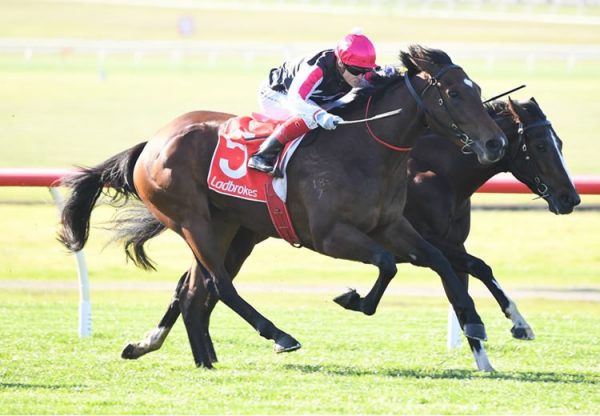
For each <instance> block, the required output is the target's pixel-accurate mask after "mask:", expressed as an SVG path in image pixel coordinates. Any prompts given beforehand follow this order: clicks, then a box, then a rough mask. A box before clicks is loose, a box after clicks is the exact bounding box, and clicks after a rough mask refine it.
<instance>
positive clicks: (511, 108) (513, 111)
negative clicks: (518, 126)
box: [507, 95, 521, 123]
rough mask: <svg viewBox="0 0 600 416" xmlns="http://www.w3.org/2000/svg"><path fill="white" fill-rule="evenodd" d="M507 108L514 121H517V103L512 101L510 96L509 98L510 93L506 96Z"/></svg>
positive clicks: (518, 119) (518, 120)
mask: <svg viewBox="0 0 600 416" xmlns="http://www.w3.org/2000/svg"><path fill="white" fill-rule="evenodd" d="M507 108H508V111H509V112H510V114H511V115H512V118H513V120H514V121H515V123H519V122H520V121H521V120H520V116H519V105H518V103H516V102H515V101H513V100H512V98H510V95H509V96H508V105H507Z"/></svg>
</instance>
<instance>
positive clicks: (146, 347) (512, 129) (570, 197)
mask: <svg viewBox="0 0 600 416" xmlns="http://www.w3.org/2000/svg"><path fill="white" fill-rule="evenodd" d="M487 107H488V112H489V113H490V115H491V116H492V117H493V119H494V121H495V122H496V123H497V124H498V125H499V127H500V128H501V129H502V131H504V133H505V134H506V136H507V138H508V142H509V143H508V148H507V152H506V154H505V156H504V157H503V158H502V159H501V160H500V161H498V162H496V163H494V164H491V165H485V166H484V165H481V164H480V163H479V162H478V161H477V158H476V157H475V156H473V155H468V154H465V153H464V152H461V151H460V149H458V148H457V147H456V146H455V145H454V144H452V143H451V142H449V141H448V140H447V139H445V138H443V137H440V136H438V135H436V134H433V133H431V132H429V133H427V134H425V135H423V136H422V137H421V138H420V139H419V140H418V141H417V142H416V143H415V146H414V147H413V149H412V150H411V153H410V157H409V162H408V179H409V180H408V195H407V201H406V207H405V210H404V214H405V216H406V217H407V218H408V219H409V221H410V222H411V224H412V225H413V226H414V227H415V229H416V230H417V231H419V232H420V233H421V235H422V236H423V237H424V238H425V239H426V240H427V241H429V242H430V243H432V244H433V245H435V246H436V247H438V248H439V249H440V250H441V251H442V252H443V253H444V255H446V256H447V258H448V259H449V260H450V263H451V264H452V267H453V269H454V270H455V272H456V273H457V275H458V276H459V277H460V278H461V280H462V282H463V283H464V285H465V287H467V286H468V275H469V274H471V275H472V276H474V277H476V278H478V279H480V280H481V281H482V282H483V283H484V284H485V286H486V287H487V288H488V289H489V290H490V292H491V293H492V294H493V296H494V298H495V299H496V300H497V302H498V304H499V305H500V308H501V310H502V312H503V313H504V314H505V316H506V317H507V318H509V319H511V321H512V323H513V327H512V328H511V333H512V335H513V337H514V338H516V339H521V340H531V339H534V333H533V330H532V329H531V327H530V326H529V324H528V323H527V321H526V320H525V318H523V316H522V315H521V314H520V312H519V310H518V308H517V305H516V304H515V302H514V301H513V300H512V299H510V298H509V297H508V296H507V295H506V293H505V292H504V291H503V290H502V288H501V286H500V284H499V283H498V281H497V280H496V279H495V277H494V275H493V273H492V269H491V268H490V267H489V266H488V265H487V264H486V263H485V262H484V261H483V260H481V259H479V258H477V257H474V256H472V255H470V254H468V253H467V252H466V249H465V246H464V243H465V241H466V239H467V238H468V235H469V231H470V219H471V203H470V197H471V195H473V193H474V192H475V191H476V190H477V189H478V188H479V187H480V186H481V185H482V184H483V183H485V182H486V181H487V180H489V179H490V178H491V177H492V176H494V175H496V174H497V173H500V172H510V173H512V174H513V175H514V176H515V177H516V178H517V179H519V180H520V181H521V182H523V183H525V184H526V185H527V186H528V187H529V188H530V189H531V191H532V192H534V193H535V194H537V195H539V196H540V197H541V198H544V199H545V200H546V201H547V203H548V209H549V210H550V211H551V212H553V213H555V214H569V213H570V212H572V210H573V207H574V206H576V205H578V204H579V203H580V198H579V195H578V194H577V191H576V190H575V188H574V187H573V183H572V180H571V178H570V176H569V174H568V171H567V168H566V164H565V161H564V159H563V157H562V141H561V140H560V138H559V136H558V135H557V133H556V131H555V130H554V128H553V127H552V124H551V122H550V121H549V120H548V119H547V117H546V115H545V114H544V113H543V111H542V110H541V108H540V107H539V105H538V103H537V102H536V101H535V99H534V98H531V99H529V100H527V101H523V102H520V101H512V100H511V99H510V98H509V100H508V102H504V101H495V102H493V103H491V104H488V105H487ZM186 277H187V274H184V275H183V276H182V278H181V280H180V282H179V285H178V288H177V289H176V290H175V296H174V298H173V300H172V302H171V303H170V305H169V307H168V309H167V312H166V313H165V315H164V316H163V318H162V319H161V321H160V323H159V325H158V327H157V328H155V329H154V330H152V331H149V332H148V334H147V335H146V337H145V338H144V339H143V340H142V341H139V342H132V343H130V344H128V345H127V346H126V348H125V350H124V351H123V354H122V356H123V358H128V359H136V358H139V357H141V356H142V355H144V354H146V353H148V352H151V351H155V350H157V349H159V348H160V347H161V346H162V344H163V342H164V340H165V339H166V336H167V335H168V333H169V331H170V329H171V328H172V327H173V325H174V324H175V322H176V320H177V318H178V317H179V314H180V304H179V292H180V290H181V287H182V285H183V283H184V280H185V278H186ZM201 316H205V317H206V319H208V317H209V316H210V310H205V311H203V314H202V315H201ZM467 339H468V342H469V346H470V348H471V350H472V352H473V355H474V357H475V362H476V364H477V367H478V369H479V370H482V371H493V370H494V369H493V367H492V365H491V363H490V361H489V358H488V357H487V354H486V351H485V349H484V348H483V344H482V343H481V341H480V340H477V339H473V338H467Z"/></svg>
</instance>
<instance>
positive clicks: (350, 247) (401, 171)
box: [59, 46, 507, 368]
mask: <svg viewBox="0 0 600 416" xmlns="http://www.w3.org/2000/svg"><path fill="white" fill-rule="evenodd" d="M401 59H402V63H403V64H404V65H405V66H406V68H407V73H406V74H405V75H404V76H402V75H397V76H393V77H387V78H382V79H379V80H376V82H374V87H373V92H372V95H371V96H370V97H371V98H372V99H370V98H369V99H368V100H367V99H364V100H362V101H361V100H357V102H356V103H355V104H356V105H353V106H350V107H349V108H348V109H346V110H344V112H343V116H344V118H345V119H346V120H352V119H359V118H362V117H364V114H365V113H369V114H380V113H383V112H387V111H389V110H392V109H396V108H397V107H399V106H400V107H402V111H401V112H400V113H399V114H398V115H396V116H393V117H389V118H387V119H382V120H380V121H378V122H377V123H376V124H373V125H372V126H371V128H370V129H364V128H355V127H350V126H340V128H338V129H336V130H335V131H332V132H331V131H324V130H317V131H314V133H313V135H314V136H315V137H316V140H314V141H313V142H312V144H311V145H309V146H305V147H303V148H301V149H299V151H298V152H297V154H296V155H295V157H294V158H293V159H292V161H291V162H290V165H289V167H288V175H289V178H290V179H289V181H288V200H287V204H288V207H289V211H290V215H291V218H292V219H293V224H294V227H295V229H296V232H297V234H298V236H299V238H300V240H301V243H302V245H303V246H305V247H307V248H309V249H312V250H314V251H317V252H319V253H322V254H325V255H327V256H331V257H335V258H342V259H347V260H354V261H360V262H363V263H367V264H372V265H374V266H376V267H377V268H378V270H379V275H378V277H377V280H376V282H375V285H374V286H373V288H372V290H371V291H370V292H369V294H368V295H367V296H366V297H364V298H360V297H358V296H356V297H353V298H352V299H349V300H348V302H347V307H349V308H351V309H357V310H360V311H361V312H363V313H365V314H367V315H371V314H373V313H375V311H376V308H377V305H378V303H379V301H380V299H381V297H382V296H383V293H384V291H385V289H386V287H387V286H388V284H389V282H390V281H391V279H392V278H393V277H394V275H395V274H396V271H397V269H396V262H397V261H402V262H410V263H412V264H415V265H418V266H425V267H429V268H431V269H432V270H434V271H435V272H436V273H438V275H439V276H440V277H441V279H442V282H443V284H444V287H445V288H446V290H447V293H448V295H449V298H450V301H451V303H452V305H453V307H454V308H455V311H456V313H457V316H458V319H459V321H460V323H461V326H462V328H463V331H464V333H465V335H466V336H468V337H471V338H476V339H485V338H486V334H485V329H484V326H483V323H482V321H481V318H480V317H479V315H478V314H477V312H476V310H475V305H474V304H473V300H472V299H471V297H470V296H469V294H468V293H467V291H466V290H465V288H464V285H463V284H462V283H461V281H460V279H459V278H458V277H457V276H456V274H455V273H454V271H453V270H452V267H451V265H450V263H449V262H448V260H447V259H446V258H445V257H444V256H443V255H442V253H441V251H440V250H438V249H436V248H435V247H434V246H433V245H431V244H430V243H428V242H426V241H425V240H424V239H423V238H422V237H421V236H420V235H419V234H418V233H417V232H416V231H415V230H414V229H413V227H412V226H411V225H410V223H409V222H408V220H407V219H406V218H405V217H404V216H403V211H404V203H405V200H406V175H407V160H408V155H407V153H406V152H403V151H402V149H404V148H407V147H411V146H413V145H414V143H415V141H416V139H417V138H418V137H419V136H420V135H421V134H422V133H423V132H424V131H425V129H426V127H427V126H429V128H430V129H432V130H433V131H435V132H437V133H438V134H440V135H443V136H445V137H447V138H448V139H450V140H453V141H455V142H456V141H459V140H460V141H461V142H462V143H461V145H462V146H465V145H466V146H468V147H469V148H470V149H471V150H472V151H474V153H475V154H476V155H477V158H478V160H479V162H481V163H484V164H489V163H494V162H496V161H498V160H500V159H501V158H502V157H503V155H504V149H505V146H506V144H507V139H506V137H505V135H504V133H503V132H502V131H501V130H500V128H499V127H498V126H497V125H496V123H494V122H493V120H492V119H491V117H490V116H489V115H488V113H487V112H486V111H485V108H484V107H483V105H482V102H481V97H480V94H481V91H480V89H479V86H478V85H477V84H476V83H475V82H473V81H472V80H471V79H469V78H468V76H467V75H466V73H465V72H464V71H463V69H462V68H460V67H459V66H457V65H455V64H453V63H452V61H451V59H450V58H449V57H448V55H446V54H445V53H444V52H442V51H439V50H430V49H426V48H422V47H420V46H411V47H410V48H409V52H402V53H401ZM228 117H229V115H227V114H223V113H210V112H194V113H188V114H185V115H183V116H181V117H179V118H177V119H176V120H174V121H173V122H172V123H170V124H169V125H167V126H166V127H164V128H163V129H162V130H160V131H159V132H158V133H157V134H156V135H155V136H154V137H153V138H152V139H150V140H149V141H148V142H144V143H140V144H138V145H136V146H134V147H132V148H131V149H128V150H126V151H123V152H121V153H119V154H117V155H115V156H113V157H112V158H110V159H108V160H106V161H105V162H103V163H101V164H99V165H97V166H95V167H93V168H88V169H84V170H82V171H81V172H80V173H78V174H77V175H75V176H74V177H72V178H70V179H68V180H67V181H66V182H65V184H66V185H67V186H69V187H71V188H72V193H71V195H70V197H69V199H68V200H67V202H66V204H65V209H64V210H63V213H62V230H61V232H60V235H59V237H60V239H61V241H62V242H63V243H64V244H65V245H66V246H67V247H68V248H69V249H71V250H79V249H81V248H82V247H83V246H84V244H85V242H86V240H87V236H88V233H89V219H90V215H91V211H92V210H93V208H94V205H95V203H96V200H97V198H98V197H99V196H100V194H101V193H102V191H103V189H104V187H105V186H110V187H111V188H113V190H114V191H115V192H116V194H117V195H116V196H117V197H119V196H135V197H137V198H138V199H140V200H141V201H142V202H143V204H144V207H145V209H147V211H148V212H149V213H150V214H152V216H153V217H154V219H155V220H154V221H151V224H150V226H148V224H142V225H141V226H140V227H138V228H137V229H136V230H133V229H129V231H131V233H130V234H129V236H128V237H127V238H126V245H127V246H129V248H132V250H133V253H130V254H131V255H132V257H133V258H134V259H137V260H139V261H140V263H141V264H142V265H146V266H149V263H148V262H147V258H146V257H145V253H144V252H143V243H144V242H145V241H147V240H148V239H149V238H152V237H153V236H155V235H157V234H158V233H159V232H160V231H161V230H162V229H163V228H165V227H166V228H169V229H171V230H173V231H175V232H176V233H178V234H179V235H180V236H181V237H182V238H183V239H184V240H185V241H186V243H187V244H188V246H189V247H190V249H191V250H192V252H193V254H194V256H195V258H196V262H195V263H194V264H193V265H192V267H191V269H190V270H189V271H188V272H186V273H185V274H184V276H185V278H184V279H182V280H181V285H180V286H181V287H180V290H179V292H178V299H179V302H180V309H181V313H182V316H183V319H184V323H185V325H186V329H187V332H188V336H189V340H190V345H191V348H192V352H193V355H194V360H195V362H196V364H197V365H198V366H205V367H208V368H210V367H212V363H213V362H215V361H216V354H215V352H214V348H213V345H212V340H211V339H210V335H209V328H208V327H209V315H210V312H211V311H212V309H213V307H214V305H215V304H216V302H217V301H218V300H221V301H223V302H224V303H225V304H226V305H227V306H228V307H230V308H231V309H232V310H234V311H235V312H236V313H237V314H238V315H240V316H241V317H242V318H243V319H244V320H246V321H247V322H248V323H249V324H250V325H251V326H252V327H253V328H255V329H256V330H257V331H258V332H259V334H260V335H261V336H263V337H265V338H267V339H271V340H274V341H275V348H276V351H293V350H295V349H298V348H300V344H299V343H298V341H296V340H295V339H294V338H293V337H292V336H290V335H289V334H287V333H285V332H283V331H282V330H280V329H279V328H277V327H276V326H275V325H274V324H273V323H272V322H271V321H269V320H268V319H266V318H265V317H264V316H263V315H261V314H260V313H259V312H258V311H256V310H255V309H254V308H253V307H252V306H251V305H250V304H248V303H247V302H246V301H245V300H244V299H242V297H241V296H240V295H239V294H238V293H237V291H236V290H235V288H234V286H233V283H232V280H233V277H234V276H235V275H236V274H237V272H238V271H239V269H240V267H241V265H242V263H243V261H244V260H245V259H246V258H247V256H248V255H250V253H251V251H252V248H253V247H254V245H255V244H256V242H258V241H261V240H262V239H264V238H267V237H275V236H277V233H276V231H275V229H274V227H273V225H272V223H271V220H270V217H269V214H268V212H267V209H266V207H265V205H264V204H262V203H256V202H252V201H246V200H241V199H237V198H232V197H229V196H225V195H221V194H218V193H215V192H213V191H210V190H209V189H208V186H207V174H208V167H209V164H210V160H211V157H212V154H213V150H214V148H215V145H216V143H217V134H218V128H219V125H220V124H221V123H222V122H223V121H224V120H225V119H226V118H228ZM374 136H377V137H378V138H379V141H378V140H375V139H374ZM381 141H383V142H384V143H383V144H382V143H381ZM340 303H343V300H342V301H340Z"/></svg>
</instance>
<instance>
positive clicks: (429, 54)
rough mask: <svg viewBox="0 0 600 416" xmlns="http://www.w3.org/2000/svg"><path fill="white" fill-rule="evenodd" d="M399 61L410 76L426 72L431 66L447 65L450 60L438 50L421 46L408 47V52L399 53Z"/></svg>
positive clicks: (444, 53)
mask: <svg viewBox="0 0 600 416" xmlns="http://www.w3.org/2000/svg"><path fill="white" fill-rule="evenodd" d="M400 61H402V64H403V65H404V66H405V67H406V69H407V72H408V75H410V76H412V75H414V74H417V73H419V72H421V71H425V70H427V67H429V66H431V65H438V66H439V65H449V64H451V63H452V59H450V57H449V56H448V55H447V54H446V52H444V51H442V50H440V49H429V48H425V47H423V46H421V45H410V46H409V47H408V52H404V51H401V52H400Z"/></svg>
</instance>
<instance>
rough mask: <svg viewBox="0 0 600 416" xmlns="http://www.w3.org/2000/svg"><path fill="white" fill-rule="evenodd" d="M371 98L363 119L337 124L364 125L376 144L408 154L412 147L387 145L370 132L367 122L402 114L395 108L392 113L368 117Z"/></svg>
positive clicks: (400, 110)
mask: <svg viewBox="0 0 600 416" xmlns="http://www.w3.org/2000/svg"><path fill="white" fill-rule="evenodd" d="M372 98H373V96H372V95H371V96H369V99H368V100H367V106H366V108H365V118H361V119H358V120H344V121H340V122H339V123H338V124H356V123H365V126H366V127H367V131H368V132H369V134H370V135H371V137H372V138H373V139H375V141H376V142H378V143H380V144H382V145H384V146H385V147H387V148H389V149H392V150H395V151H397V152H410V151H411V149H412V147H400V146H394V145H392V144H389V143H387V142H386V141H384V140H382V139H380V138H379V137H377V135H376V134H375V133H373V130H371V127H370V126H369V121H373V120H379V119H382V118H386V117H391V116H395V115H396V114H400V113H401V112H402V109H401V108H397V109H396V110H392V111H387V112H385V113H381V114H376V115H374V116H372V117H369V107H370V106H371V99H372Z"/></svg>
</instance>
